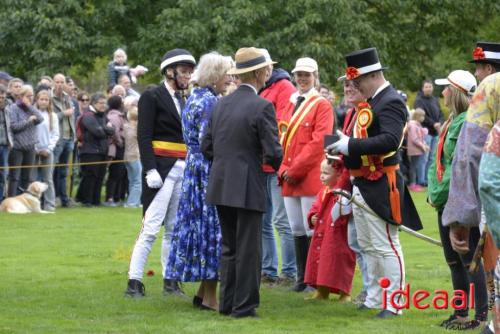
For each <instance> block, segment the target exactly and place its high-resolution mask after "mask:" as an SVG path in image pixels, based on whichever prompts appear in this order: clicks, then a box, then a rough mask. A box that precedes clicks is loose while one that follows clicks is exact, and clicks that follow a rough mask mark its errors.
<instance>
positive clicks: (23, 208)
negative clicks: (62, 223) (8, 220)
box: [0, 181, 53, 213]
mask: <svg viewBox="0 0 500 334" xmlns="http://www.w3.org/2000/svg"><path fill="white" fill-rule="evenodd" d="M47 188H48V185H47V184H46V183H43V182H38V181H36V182H33V183H31V184H30V185H29V187H28V189H27V190H26V191H25V192H24V193H22V194H21V195H19V196H15V197H8V198H6V199H4V200H3V202H2V204H0V211H4V212H8V213H31V212H36V213H53V212H49V211H44V210H42V208H41V207H40V198H41V197H42V194H43V192H44V191H46V190H47Z"/></svg>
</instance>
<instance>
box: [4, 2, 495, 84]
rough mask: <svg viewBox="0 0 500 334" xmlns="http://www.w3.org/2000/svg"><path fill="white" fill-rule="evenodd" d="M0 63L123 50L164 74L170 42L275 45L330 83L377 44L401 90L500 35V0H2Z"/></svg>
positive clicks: (198, 50) (24, 67) (71, 60)
mask: <svg viewBox="0 0 500 334" xmlns="http://www.w3.org/2000/svg"><path fill="white" fill-rule="evenodd" d="M0 3H1V8H2V9H3V10H2V11H1V12H0V41H1V44H0V45H2V52H1V53H0V68H2V69H4V70H8V71H9V72H10V73H12V74H14V75H17V76H21V77H24V78H32V77H35V76H37V75H40V74H53V73H55V72H58V71H63V72H64V71H68V70H69V69H70V68H71V69H72V72H76V73H79V74H80V75H82V76H85V75H87V76H88V75H89V74H88V73H89V72H88V71H87V69H89V68H93V65H94V61H95V59H96V58H98V57H101V58H102V57H107V58H111V54H112V52H113V50H115V49H116V48H117V47H126V48H127V53H128V55H129V58H130V59H133V60H136V63H141V64H144V65H146V66H147V67H149V68H150V69H151V71H150V73H149V75H148V77H147V78H146V79H147V80H149V81H156V80H158V79H160V77H159V73H158V72H159V71H158V70H157V69H158V66H159V63H160V58H161V56H162V55H163V54H164V53H165V52H166V51H167V50H168V49H171V48H174V47H182V48H186V49H188V50H190V51H192V52H193V54H194V55H195V56H196V57H199V56H201V55H202V54H203V53H205V52H208V51H211V50H217V51H219V52H221V53H223V54H228V55H233V54H234V52H235V51H236V50H237V49H238V48H239V47H242V46H258V47H264V48H267V49H268V50H269V52H270V53H271V55H272V57H273V58H274V59H276V60H278V61H279V62H280V66H281V67H283V68H285V69H291V68H292V67H293V64H294V62H295V60H296V59H297V58H299V57H302V56H310V57H313V58H315V59H316V60H317V61H318V63H319V66H320V76H321V79H322V81H324V82H327V83H330V84H333V83H334V82H335V78H336V77H338V76H340V75H341V74H342V72H343V69H344V67H345V61H344V55H345V54H347V53H349V52H351V51H354V50H356V49H359V48H365V47H370V46H376V47H377V48H378V50H379V54H380V58H381V61H382V63H383V64H384V65H387V66H389V67H390V71H389V72H388V73H387V76H388V78H389V79H390V80H391V82H393V83H395V84H396V85H397V86H398V87H401V88H409V89H416V88H418V85H419V82H420V80H421V79H422V78H424V77H435V76H442V75H445V74H446V73H447V72H448V71H449V70H451V69H454V68H456V67H457V66H459V67H462V68H465V69H467V63H466V62H467V60H469V59H470V54H471V50H472V48H473V46H474V43H475V42H476V41H477V40H481V39H483V38H484V39H486V40H495V39H496V38H498V37H497V36H498V34H497V32H498V28H499V25H500V20H499V19H498V14H499V13H500V4H499V3H497V2H495V1H489V0H476V1H468V0H412V1H410V0H300V1H299V0H287V1H285V0H274V1H264V0H233V1H223V0H211V1H206V0H182V1H175V0H164V1H154V0H153V1H133V0H116V1H112V2H111V1H104V0H87V1H78V0H65V1H48V0H46V1H37V0H25V1H14V0H0ZM103 71H105V69H104V68H103Z"/></svg>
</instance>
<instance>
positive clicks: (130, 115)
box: [127, 107, 139, 121]
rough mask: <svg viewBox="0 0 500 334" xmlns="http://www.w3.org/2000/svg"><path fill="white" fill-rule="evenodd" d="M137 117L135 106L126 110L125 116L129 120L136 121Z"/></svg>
mask: <svg viewBox="0 0 500 334" xmlns="http://www.w3.org/2000/svg"><path fill="white" fill-rule="evenodd" d="M138 117H139V112H138V109H137V107H131V108H130V109H129V110H128V111H127V118H128V120H129V121H137V118H138Z"/></svg>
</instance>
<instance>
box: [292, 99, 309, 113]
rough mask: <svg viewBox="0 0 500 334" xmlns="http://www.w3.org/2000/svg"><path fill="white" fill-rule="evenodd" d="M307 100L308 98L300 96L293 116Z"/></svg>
mask: <svg viewBox="0 0 500 334" xmlns="http://www.w3.org/2000/svg"><path fill="white" fill-rule="evenodd" d="M305 99H306V98H305V97H303V96H299V97H298V98H297V103H296V104H295V108H294V109H293V113H292V115H293V114H295V112H296V111H297V110H298V109H299V107H300V105H301V104H302V102H304V100H305Z"/></svg>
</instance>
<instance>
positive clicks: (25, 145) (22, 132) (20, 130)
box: [8, 85, 43, 197]
mask: <svg viewBox="0 0 500 334" xmlns="http://www.w3.org/2000/svg"><path fill="white" fill-rule="evenodd" d="M33 95H34V94H33V87H31V86H30V85H23V86H22V87H21V89H20V90H19V95H18V99H17V100H16V102H15V103H14V104H12V105H10V107H9V116H10V129H11V131H12V134H13V146H12V150H11V151H10V153H9V166H33V165H34V163H35V157H36V151H35V144H36V143H37V142H38V135H37V130H36V125H37V124H39V123H41V122H42V121H43V116H42V114H40V112H39V111H38V110H37V109H36V108H35V107H33ZM19 177H21V183H19ZM33 181H34V175H33V168H13V169H11V170H10V171H9V189H8V194H9V197H11V196H16V195H18V194H19V193H21V192H22V191H20V189H18V187H19V186H21V188H22V189H27V188H28V186H29V184H30V183H31V182H33Z"/></svg>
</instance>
